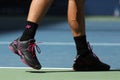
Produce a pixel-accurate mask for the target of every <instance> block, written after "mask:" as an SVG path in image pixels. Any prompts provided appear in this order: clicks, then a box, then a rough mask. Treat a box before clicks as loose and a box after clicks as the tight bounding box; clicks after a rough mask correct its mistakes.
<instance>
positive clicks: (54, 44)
mask: <svg viewBox="0 0 120 80" xmlns="http://www.w3.org/2000/svg"><path fill="white" fill-rule="evenodd" d="M10 43H11V42H8V41H2V42H0V45H6V44H7V45H8V44H10ZM90 44H91V45H93V46H120V43H102V42H101V43H90ZM38 45H51V46H70V45H71V46H75V43H74V42H41V43H39V44H38Z"/></svg>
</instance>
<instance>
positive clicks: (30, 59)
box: [9, 38, 41, 70]
mask: <svg viewBox="0 0 120 80" xmlns="http://www.w3.org/2000/svg"><path fill="white" fill-rule="evenodd" d="M35 46H36V49H37V51H38V52H39V53H40V49H39V47H38V46H37V45H36V44H35V40H34V39H30V40H28V41H20V40H19V38H18V39H16V40H14V41H13V42H12V43H11V44H10V45H9V48H10V50H12V52H14V53H15V54H17V55H18V56H20V58H21V60H22V62H23V63H25V64H26V65H28V66H29V67H32V68H33V69H37V70H38V69H41V64H40V63H39V61H38V59H37V57H36V52H35Z"/></svg>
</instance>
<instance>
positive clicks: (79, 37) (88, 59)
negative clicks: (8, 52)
mask: <svg viewBox="0 0 120 80" xmlns="http://www.w3.org/2000/svg"><path fill="white" fill-rule="evenodd" d="M84 4H85V0H69V2H68V22H69V24H70V27H71V31H72V33H73V37H74V40H75V44H76V48H77V57H76V60H75V63H74V64H73V69H74V70H76V71H81V70H82V71H85V70H87V71H90V70H92V71H93V70H95V71H96V70H109V69H110V66H109V65H107V64H104V63H102V62H101V61H100V60H99V59H98V57H96V56H95V54H94V53H93V52H92V50H91V48H90V46H89V45H88V43H87V41H86V32H85V14H84Z"/></svg>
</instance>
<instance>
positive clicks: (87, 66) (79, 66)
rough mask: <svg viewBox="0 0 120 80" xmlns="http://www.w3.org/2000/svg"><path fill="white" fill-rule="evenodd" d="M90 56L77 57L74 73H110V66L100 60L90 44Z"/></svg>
mask: <svg viewBox="0 0 120 80" xmlns="http://www.w3.org/2000/svg"><path fill="white" fill-rule="evenodd" d="M87 52H88V55H86V56H84V57H83V56H80V55H77V56H76V59H75V60H74V64H73V69H74V71H108V70H110V66H109V65H108V64H106V63H103V62H101V61H100V59H99V58H98V57H97V56H96V55H95V54H94V53H93V51H92V49H91V47H90V45H89V44H88V51H87Z"/></svg>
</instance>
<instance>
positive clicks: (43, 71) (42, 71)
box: [26, 69, 120, 73]
mask: <svg viewBox="0 0 120 80" xmlns="http://www.w3.org/2000/svg"><path fill="white" fill-rule="evenodd" d="M112 71H113V72H114V71H120V69H111V70H109V71H74V70H48V71H46V70H41V71H26V72H29V73H61V72H112Z"/></svg>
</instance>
